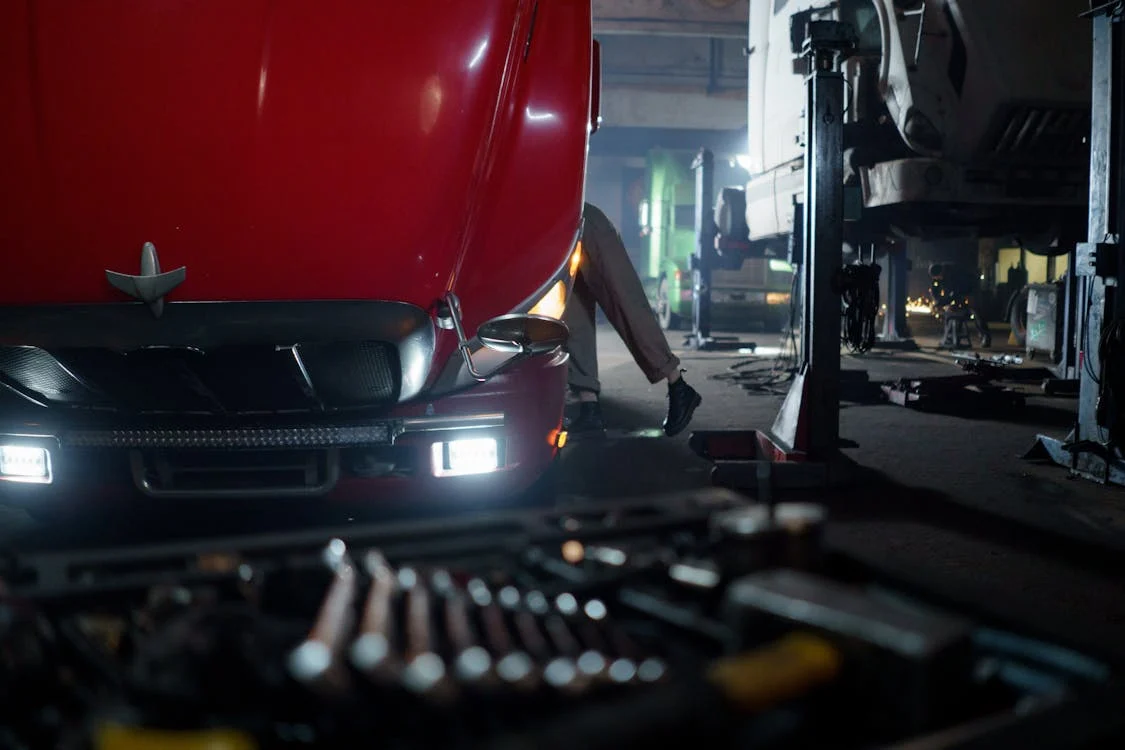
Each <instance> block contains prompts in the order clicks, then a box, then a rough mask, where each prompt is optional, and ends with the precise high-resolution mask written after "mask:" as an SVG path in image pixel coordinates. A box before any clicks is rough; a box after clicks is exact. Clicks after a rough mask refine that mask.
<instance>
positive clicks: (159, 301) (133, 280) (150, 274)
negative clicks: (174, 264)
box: [105, 242, 187, 318]
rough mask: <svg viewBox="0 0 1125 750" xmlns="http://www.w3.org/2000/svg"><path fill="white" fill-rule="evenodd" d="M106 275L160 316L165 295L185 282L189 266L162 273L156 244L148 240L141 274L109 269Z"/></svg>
mask: <svg viewBox="0 0 1125 750" xmlns="http://www.w3.org/2000/svg"><path fill="white" fill-rule="evenodd" d="M105 277H106V280H108V281H109V283H110V284H112V285H113V286H114V288H116V289H120V290H121V291H123V292H125V294H128V295H129V296H130V297H133V298H134V299H138V300H140V301H141V302H144V303H145V304H146V305H148V309H149V310H151V311H152V314H153V316H154V317H157V318H159V317H160V315H161V313H163V312H164V297H165V296H167V294H168V293H169V292H171V291H172V290H173V289H175V288H176V287H178V286H179V285H180V284H182V283H184V279H186V278H187V267H186V266H180V267H179V268H177V269H176V270H174V271H168V272H167V273H161V272H160V259H159V258H158V257H157V256H156V245H154V244H152V243H151V242H146V243H145V245H144V247H143V248H141V273H140V274H139V275H137V276H130V275H129V274H124V273H117V272H116V271H109V270H107V271H106V272H105Z"/></svg>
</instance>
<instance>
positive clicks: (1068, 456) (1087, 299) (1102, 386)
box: [1024, 0, 1125, 485]
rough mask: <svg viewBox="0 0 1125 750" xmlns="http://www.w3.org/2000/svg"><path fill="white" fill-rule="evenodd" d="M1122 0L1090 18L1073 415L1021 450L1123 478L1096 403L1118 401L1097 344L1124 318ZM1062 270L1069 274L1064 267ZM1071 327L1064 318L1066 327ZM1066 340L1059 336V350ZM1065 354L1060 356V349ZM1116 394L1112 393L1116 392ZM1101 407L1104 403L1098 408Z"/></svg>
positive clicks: (1087, 472)
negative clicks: (1064, 427)
mask: <svg viewBox="0 0 1125 750" xmlns="http://www.w3.org/2000/svg"><path fill="white" fill-rule="evenodd" d="M1123 14H1125V0H1116V2H1108V3H1103V4H1101V5H1099V6H1098V7H1096V8H1094V9H1092V10H1090V11H1089V12H1088V13H1087V14H1086V15H1087V16H1090V17H1092V21H1093V45H1094V46H1093V92H1092V98H1091V111H1090V123H1091V128H1090V215H1089V224H1088V234H1087V241H1086V242H1084V243H1080V244H1079V245H1078V247H1077V249H1076V251H1075V254H1074V263H1073V264H1072V268H1073V273H1074V278H1075V282H1076V283H1075V285H1074V286H1075V287H1076V288H1074V289H1072V290H1070V291H1073V292H1076V293H1075V294H1074V295H1073V296H1072V295H1071V294H1067V297H1068V300H1067V305H1068V307H1069V306H1070V305H1071V304H1072V301H1071V300H1072V299H1073V302H1074V303H1075V304H1074V306H1073V312H1074V320H1075V325H1074V327H1073V333H1072V335H1073V336H1074V337H1075V342H1074V343H1075V348H1076V349H1077V352H1078V358H1077V366H1076V369H1077V370H1078V377H1079V394H1078V419H1077V422H1076V423H1075V426H1074V429H1073V430H1071V432H1070V434H1069V435H1068V436H1067V437H1066V439H1065V440H1059V439H1057V438H1053V437H1050V436H1047V435H1039V436H1037V438H1036V444H1035V446H1034V447H1033V448H1032V449H1031V451H1029V452H1028V453H1027V454H1026V455H1025V456H1024V457H1025V458H1028V459H1036V460H1042V459H1049V460H1052V461H1054V462H1055V463H1057V464H1060V465H1062V466H1065V467H1067V468H1069V469H1070V471H1071V473H1072V474H1075V475H1077V476H1082V477H1085V478H1087V479H1093V480H1095V481H1098V482H1105V483H1113V484H1122V485H1125V461H1122V459H1120V458H1118V457H1117V455H1116V451H1115V449H1116V448H1120V447H1121V446H1114V445H1110V444H1108V441H1107V436H1108V430H1107V427H1108V422H1109V420H1107V419H1105V416H1107V415H1103V414H1102V411H1103V407H1110V408H1114V407H1116V408H1118V409H1120V406H1119V405H1117V404H1114V401H1115V400H1116V399H1112V398H1107V390H1106V389H1107V387H1108V386H1111V385H1112V386H1116V387H1117V388H1119V389H1120V388H1121V387H1122V386H1123V385H1125V383H1114V384H1111V383H1108V382H1107V383H1103V382H1102V380H1103V379H1106V380H1108V379H1109V378H1108V376H1107V372H1106V370H1105V365H1106V364H1107V363H1106V362H1103V361H1102V356H1101V352H1100V345H1101V341H1102V335H1103V332H1104V331H1105V329H1106V327H1107V326H1108V325H1112V324H1113V323H1115V322H1117V321H1120V320H1122V319H1125V246H1123V245H1122V244H1121V239H1122V237H1121V236H1122V232H1123V229H1125V226H1123V225H1125V85H1123V84H1125V21H1123ZM1068 276H1069V274H1068ZM1070 331H1071V327H1070V326H1067V332H1068V333H1070ZM1069 344H1070V342H1064V350H1065V348H1066V347H1068V346H1069ZM1064 361H1065V357H1064ZM1118 398H1120V397H1118ZM1106 411H1108V409H1106Z"/></svg>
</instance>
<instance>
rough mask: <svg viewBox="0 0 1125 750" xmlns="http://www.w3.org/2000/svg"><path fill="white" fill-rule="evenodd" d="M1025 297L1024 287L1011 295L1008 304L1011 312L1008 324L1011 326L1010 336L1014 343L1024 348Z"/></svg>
mask: <svg viewBox="0 0 1125 750" xmlns="http://www.w3.org/2000/svg"><path fill="white" fill-rule="evenodd" d="M1027 295H1028V289H1027V287H1024V288H1023V289H1020V290H1019V291H1018V292H1013V293H1012V301H1011V302H1009V303H1008V306H1009V308H1010V310H1011V312H1009V314H1008V322H1009V323H1011V324H1012V336H1013V337H1015V339H1016V343H1017V344H1018V345H1020V346H1024V345H1025V344H1026V343H1027Z"/></svg>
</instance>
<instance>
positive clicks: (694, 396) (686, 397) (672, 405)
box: [664, 378, 703, 437]
mask: <svg viewBox="0 0 1125 750" xmlns="http://www.w3.org/2000/svg"><path fill="white" fill-rule="evenodd" d="M702 403H703V397H702V396H700V395H699V393H698V392H697V391H696V390H695V389H694V388H692V387H691V386H690V385H688V384H687V382H686V381H685V380H684V379H683V378H680V379H679V380H677V381H676V382H675V383H669V384H668V416H667V417H665V418H664V434H665V435H667V436H668V437H672V436H673V435H678V434H680V433H681V432H683V431H684V428H685V427H687V426H688V423H689V422H690V421H691V415H692V414H694V413H695V410H696V409H697V408H698V407H699V405H700V404H702Z"/></svg>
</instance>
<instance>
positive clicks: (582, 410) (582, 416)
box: [566, 401, 605, 437]
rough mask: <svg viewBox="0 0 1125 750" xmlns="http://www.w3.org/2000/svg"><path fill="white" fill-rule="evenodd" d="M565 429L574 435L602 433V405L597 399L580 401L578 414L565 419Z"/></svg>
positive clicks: (603, 425) (603, 427) (603, 421)
mask: <svg viewBox="0 0 1125 750" xmlns="http://www.w3.org/2000/svg"><path fill="white" fill-rule="evenodd" d="M566 430H567V432H569V433H570V434H571V435H572V436H575V437H578V436H581V435H589V434H593V433H604V432H605V420H604V419H602V405H601V404H600V403H598V402H597V401H580V402H579V404H578V416H576V417H573V418H572V419H569V420H568V421H567V425H566Z"/></svg>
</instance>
